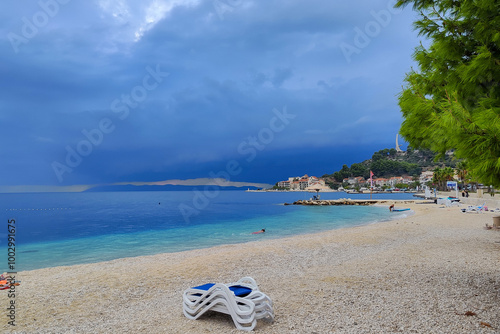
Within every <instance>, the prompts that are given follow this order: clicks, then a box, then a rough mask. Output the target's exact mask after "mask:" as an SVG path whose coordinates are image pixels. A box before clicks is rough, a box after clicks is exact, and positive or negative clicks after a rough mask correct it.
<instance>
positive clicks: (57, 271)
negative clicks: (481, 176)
mask: <svg viewBox="0 0 500 334" xmlns="http://www.w3.org/2000/svg"><path fill="white" fill-rule="evenodd" d="M409 206H410V207H411V209H412V210H413V211H415V214H414V215H412V216H408V217H406V218H403V219H398V220H390V221H385V222H379V223H375V224H368V225H361V226H355V227H348V228H341V229H336V230H330V231H326V232H319V233H314V234H306V235H298V236H292V237H285V238H281V239H273V240H261V241H252V242H247V243H241V244H232V245H222V246H216V247H211V248H207V249H199V250H190V251H184V252H179V253H162V254H156V255H148V256H139V257H132V258H122V259H117V260H111V261H106V262H99V263H92V264H80V265H74V266H63V267H54V268H45V269H37V270H32V271H25V272H20V273H19V274H18V278H17V279H19V280H21V285H20V286H18V287H17V291H18V294H17V296H16V306H17V309H16V324H17V326H16V328H15V330H16V331H18V332H19V331H24V332H26V333H33V332H37V333H39V332H42V333H43V332H68V331H71V330H72V331H73V332H75V333H84V332H95V333H122V332H131V331H134V332H139V333H143V332H144V333H149V332H158V333H186V332H191V333H204V332H206V331H213V332H217V333H241V332H240V331H237V330H236V328H235V327H234V325H233V323H232V321H231V319H230V318H228V317H227V316H224V315H218V314H214V315H210V316H208V315H207V316H204V317H202V318H201V319H200V320H198V321H191V320H188V319H187V318H185V317H184V316H183V315H182V306H181V300H182V292H183V291H184V290H185V289H186V288H188V287H190V286H195V285H199V284H202V283H206V282H231V281H236V280H238V279H239V278H241V277H243V276H252V277H253V278H255V279H256V280H257V282H258V283H259V286H260V287H261V290H262V291H263V292H265V293H266V294H267V295H269V296H270V297H271V298H272V299H273V301H274V303H275V313H276V321H275V323H274V324H268V323H266V322H260V321H259V322H258V324H257V327H256V329H255V332H259V331H260V332H262V333H303V332H314V331H316V332H318V333H377V332H399V331H401V332H409V331H411V330H415V331H416V332H425V333H434V332H439V331H442V332H444V333H456V332H467V333H495V332H496V331H497V330H499V328H500V311H498V306H497V305H498V304H499V303H500V292H499V291H500V279H499V278H500V260H499V257H498V254H499V252H500V231H492V230H484V229H483V226H484V225H485V223H488V224H491V220H492V219H491V217H492V216H493V215H492V214H488V213H484V214H464V213H462V212H460V209H459V208H456V207H455V208H439V207H438V206H436V205H429V206H427V205H417V204H411V205H409ZM1 295H2V297H1V300H2V305H4V306H5V305H7V304H6V303H7V302H8V299H7V297H6V296H7V294H6V293H2V294H1ZM467 311H470V312H473V313H475V314H476V315H475V316H470V317H469V316H464V315H460V314H465V312H467ZM482 323H483V324H482ZM485 324H486V325H485ZM488 325H489V326H492V327H491V328H490V327H488ZM457 326H458V327H457ZM0 328H2V329H3V330H4V331H6V332H9V331H11V330H12V328H11V327H9V326H8V325H7V319H6V317H5V318H4V322H3V323H2V324H0Z"/></svg>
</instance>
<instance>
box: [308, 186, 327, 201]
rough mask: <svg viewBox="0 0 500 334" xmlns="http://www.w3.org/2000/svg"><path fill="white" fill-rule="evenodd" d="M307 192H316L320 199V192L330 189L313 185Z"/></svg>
mask: <svg viewBox="0 0 500 334" xmlns="http://www.w3.org/2000/svg"><path fill="white" fill-rule="evenodd" d="M305 190H307V191H309V192H312V191H315V192H316V196H318V198H319V192H320V191H321V190H328V188H327V187H325V186H322V185H321V184H318V183H317V184H313V185H312V186H309V187H307V188H306V189H305Z"/></svg>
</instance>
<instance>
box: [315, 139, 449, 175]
mask: <svg viewBox="0 0 500 334" xmlns="http://www.w3.org/2000/svg"><path fill="white" fill-rule="evenodd" d="M456 162H457V161H456V160H453V158H452V155H451V154H446V155H445V156H444V158H441V159H440V160H439V161H436V154H435V153H433V152H432V151H430V150H414V149H412V148H411V147H409V148H408V150H406V151H405V152H397V151H396V150H395V149H393V148H391V149H388V148H386V149H383V150H380V151H378V152H375V153H373V155H372V158H371V159H368V160H365V161H363V162H360V163H354V164H352V165H351V166H350V167H348V166H347V165H343V166H342V169H341V170H339V171H336V172H334V173H332V174H325V175H323V178H324V179H325V180H326V182H327V183H336V182H342V181H343V180H344V179H345V178H349V177H357V176H362V177H364V178H365V179H368V178H369V177H370V170H371V171H372V172H373V174H374V175H375V177H385V178H388V177H392V176H403V175H409V176H419V175H420V173H422V171H423V170H432V169H434V168H435V167H453V168H454V167H455V165H456Z"/></svg>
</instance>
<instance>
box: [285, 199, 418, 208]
mask: <svg viewBox="0 0 500 334" xmlns="http://www.w3.org/2000/svg"><path fill="white" fill-rule="evenodd" d="M415 203H417V204H419V203H422V201H414V200H406V201H405V200H392V201H391V200H371V199H370V200H363V199H356V200H352V199H349V198H340V199H329V200H312V199H311V200H298V201H295V202H293V203H285V205H365V206H366V205H374V204H415Z"/></svg>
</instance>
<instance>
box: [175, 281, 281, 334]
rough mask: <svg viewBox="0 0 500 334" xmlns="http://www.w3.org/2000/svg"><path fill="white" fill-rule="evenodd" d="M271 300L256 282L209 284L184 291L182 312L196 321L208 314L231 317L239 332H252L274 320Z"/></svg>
mask: <svg viewBox="0 0 500 334" xmlns="http://www.w3.org/2000/svg"><path fill="white" fill-rule="evenodd" d="M272 305H273V304H272V301H271V299H270V298H269V297H268V296H267V295H265V294H264V293H263V292H261V291H260V290H259V288H258V286H257V283H256V282H255V280H253V279H252V278H251V277H245V278H242V279H241V280H239V281H238V282H236V283H230V284H220V283H217V284H215V283H208V284H204V285H200V286H197V287H193V288H190V289H187V290H186V291H184V295H183V312H184V315H185V316H186V317H187V318H188V319H193V320H196V319H198V318H199V317H200V316H202V315H203V314H205V313H206V312H207V311H215V312H220V313H225V314H229V315H230V316H231V318H232V319H233V322H234V324H235V325H236V327H237V328H238V329H242V330H248V331H250V330H253V329H254V328H255V326H256V324H257V319H263V318H266V319H268V320H270V321H273V320H274V312H273V308H272Z"/></svg>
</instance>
